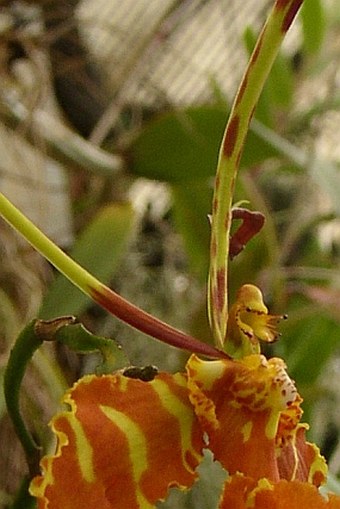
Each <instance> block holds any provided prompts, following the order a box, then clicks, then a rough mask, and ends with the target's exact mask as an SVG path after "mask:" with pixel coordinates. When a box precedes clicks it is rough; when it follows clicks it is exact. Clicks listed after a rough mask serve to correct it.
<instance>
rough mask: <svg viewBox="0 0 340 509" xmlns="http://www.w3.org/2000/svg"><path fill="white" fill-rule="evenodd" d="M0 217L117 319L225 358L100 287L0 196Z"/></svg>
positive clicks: (191, 349) (179, 345)
mask: <svg viewBox="0 0 340 509" xmlns="http://www.w3.org/2000/svg"><path fill="white" fill-rule="evenodd" d="M0 214H1V215H2V216H3V217H4V219H5V220H6V221H7V222H8V223H9V224H10V225H11V226H13V228H15V229H16V230H17V231H18V232H19V233H20V234H21V235H22V236H23V237H24V238H25V239H26V240H27V241H28V242H29V243H30V244H31V245H32V246H33V247H34V248H35V249H36V250H37V251H39V252H40V253H41V254H42V255H43V256H44V257H45V258H46V259H47V260H49V261H50V262H51V263H52V265H54V267H55V268H56V269H57V270H58V271H59V272H61V273H62V274H63V275H64V276H65V277H67V278H68V279H69V280H70V281H71V283H73V284H74V285H75V286H77V287H78V288H79V289H80V290H81V291H82V292H84V293H85V294H86V295H88V296H89V297H90V298H91V299H93V300H94V301H95V302H97V303H98V304H99V305H100V306H102V307H103V308H105V309H106V310H107V311H109V312H110V313H112V314H113V315H114V316H116V317H117V318H119V319H121V320H123V321H124V322H125V323H128V324H129V325H131V326H132V327H135V328H136V329H138V330H140V331H141V332H144V333H145V334H148V335H150V336H152V337H154V338H156V339H159V340H160V341H163V342H164V343H167V344H169V345H172V346H175V347H177V348H182V349H184V350H188V351H189V352H193V353H198V354H201V355H207V356H209V357H215V358H216V357H225V356H226V354H225V353H224V352H221V351H220V350H217V349H216V348H214V347H213V346H211V345H208V344H206V343H203V342H202V341H199V340H198V339H196V338H194V337H192V336H190V335H188V334H186V333H184V332H182V331H180V330H178V329H175V328H174V327H171V326H170V325H168V324H166V323H164V322H162V321H161V320H159V319H158V318H155V317H154V316H151V315H150V314H148V313H146V312H145V311H143V310H141V309H139V308H138V307H137V306H134V305H133V304H131V303H130V302H128V301H127V300H125V299H123V297H121V296H120V295H118V294H117V293H115V292H114V291H112V290H111V289H110V288H108V287H107V286H105V285H104V284H102V283H101V282H100V281H98V279H96V278H95V277H94V276H92V275H91V274H90V273H89V272H87V271H86V270H85V269H84V268H82V267H81V266H80V265H79V264H78V263H76V262H75V261H74V260H72V258H70V257H69V256H67V255H66V253H64V252H63V251H62V250H61V249H60V248H59V247H58V246H56V245H55V244H54V243H53V242H52V241H51V240H50V239H48V238H47V237H46V235H44V234H43V233H42V232H41V231H40V230H39V229H38V228H37V227H36V226H35V225H34V224H33V223H32V222H31V221H30V220H29V219H27V217H26V216H25V215H24V214H22V213H21V212H20V211H19V210H18V209H17V208H16V207H15V206H14V205H13V204H12V203H11V202H10V201H9V200H7V198H5V196H4V195H3V194H2V193H0Z"/></svg>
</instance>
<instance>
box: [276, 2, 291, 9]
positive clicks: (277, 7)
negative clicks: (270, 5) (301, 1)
mask: <svg viewBox="0 0 340 509" xmlns="http://www.w3.org/2000/svg"><path fill="white" fill-rule="evenodd" d="M291 1H292V0H277V1H276V4H275V10H277V11H281V10H282V9H284V8H285V7H286V6H287V5H288V4H289V3H290V2H291Z"/></svg>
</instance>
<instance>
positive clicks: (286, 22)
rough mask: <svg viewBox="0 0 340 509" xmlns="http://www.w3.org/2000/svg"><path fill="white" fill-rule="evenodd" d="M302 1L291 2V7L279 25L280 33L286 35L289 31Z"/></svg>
mask: <svg viewBox="0 0 340 509" xmlns="http://www.w3.org/2000/svg"><path fill="white" fill-rule="evenodd" d="M302 2H303V0H293V2H292V5H291V6H290V7H289V9H288V11H287V13H286V15H285V17H284V18H283V22H282V25H281V31H282V32H283V33H286V32H287V30H288V29H289V27H290V25H291V24H292V23H293V20H294V18H295V16H296V13H297V12H298V10H299V8H300V6H301V4H302Z"/></svg>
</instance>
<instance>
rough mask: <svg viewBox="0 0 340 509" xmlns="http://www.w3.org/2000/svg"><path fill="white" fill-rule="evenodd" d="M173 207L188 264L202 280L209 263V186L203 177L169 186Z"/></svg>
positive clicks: (210, 191)
mask: <svg viewBox="0 0 340 509" xmlns="http://www.w3.org/2000/svg"><path fill="white" fill-rule="evenodd" d="M172 195H173V210H174V216H175V222H176V225H177V227H178V230H179V231H180V232H181V234H182V235H183V239H184V245H185V248H186V252H187V255H188V258H189V261H190V265H191V268H192V270H193V272H194V273H195V274H197V276H198V277H199V278H200V279H201V280H203V281H205V280H206V277H207V274H208V267H209V243H210V225H209V219H208V214H210V212H211V201H212V188H210V187H209V183H208V182H207V181H206V180H203V181H198V182H190V183H185V184H183V185H173V186H172Z"/></svg>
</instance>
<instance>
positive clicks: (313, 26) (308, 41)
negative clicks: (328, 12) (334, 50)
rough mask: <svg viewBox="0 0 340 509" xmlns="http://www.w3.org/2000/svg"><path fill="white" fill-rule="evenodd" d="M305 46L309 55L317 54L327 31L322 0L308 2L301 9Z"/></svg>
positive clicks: (309, 0)
mask: <svg viewBox="0 0 340 509" xmlns="http://www.w3.org/2000/svg"><path fill="white" fill-rule="evenodd" d="M301 19H302V32H303V46H304V49H305V51H306V52H307V53H310V54H315V53H317V52H318V51H319V50H320V48H321V46H322V42H323V39H324V36H325V31H326V16H325V11H324V7H323V5H322V2H321V1H320V0H308V2H304V3H303V5H302V8H301Z"/></svg>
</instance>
